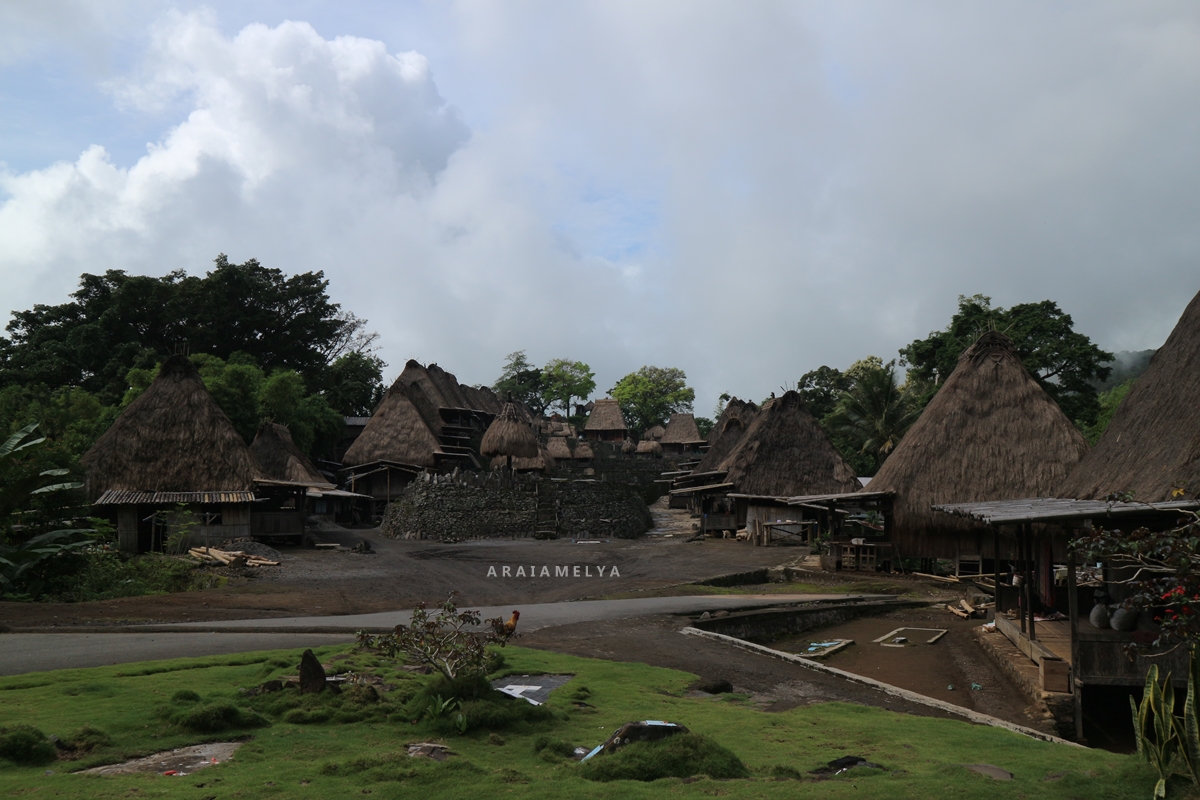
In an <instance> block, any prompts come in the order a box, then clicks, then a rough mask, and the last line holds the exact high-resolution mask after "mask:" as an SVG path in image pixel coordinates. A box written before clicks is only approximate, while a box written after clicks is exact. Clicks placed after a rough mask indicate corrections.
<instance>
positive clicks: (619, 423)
mask: <svg viewBox="0 0 1200 800" xmlns="http://www.w3.org/2000/svg"><path fill="white" fill-rule="evenodd" d="M583 429H584V430H585V431H627V430H629V428H628V427H627V426H626V425H625V417H624V416H623V415H622V414H621V404H620V403H618V402H617V401H616V400H611V399H605V400H597V401H596V407H595V408H593V409H592V413H591V415H590V416H589V417H588V419H587V424H585V425H584V426H583Z"/></svg>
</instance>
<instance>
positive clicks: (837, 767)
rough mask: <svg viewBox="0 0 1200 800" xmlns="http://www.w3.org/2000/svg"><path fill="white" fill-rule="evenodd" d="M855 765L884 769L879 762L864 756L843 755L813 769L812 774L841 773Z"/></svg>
mask: <svg viewBox="0 0 1200 800" xmlns="http://www.w3.org/2000/svg"><path fill="white" fill-rule="evenodd" d="M855 767H867V768H868V769H883V767H881V766H879V765H878V764H873V763H871V762H870V761H867V760H866V759H865V758H863V757H862V756H842V757H841V758H835V759H834V760H833V761H830V762H829V763H828V764H826V765H825V766H823V767H818V768H817V769H814V770H811V771H810V774H812V775H840V774H842V773H843V772H845V771H846V770H848V769H854V768H855Z"/></svg>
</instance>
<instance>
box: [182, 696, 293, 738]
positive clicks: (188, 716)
mask: <svg viewBox="0 0 1200 800" xmlns="http://www.w3.org/2000/svg"><path fill="white" fill-rule="evenodd" d="M167 719H168V720H170V721H171V722H172V723H173V724H175V725H178V726H179V727H181V728H183V729H184V730H188V731H192V732H193V733H218V732H220V731H226V730H229V729H231V728H262V727H265V726H267V725H270V724H271V723H270V721H268V720H267V718H266V717H264V716H263V715H261V714H259V713H257V712H254V711H249V710H247V709H244V708H239V707H237V706H235V705H232V704H230V703H205V704H203V705H194V704H193V705H189V706H188V707H186V708H182V709H179V710H178V711H172V712H170V713H169V714H168V715H167Z"/></svg>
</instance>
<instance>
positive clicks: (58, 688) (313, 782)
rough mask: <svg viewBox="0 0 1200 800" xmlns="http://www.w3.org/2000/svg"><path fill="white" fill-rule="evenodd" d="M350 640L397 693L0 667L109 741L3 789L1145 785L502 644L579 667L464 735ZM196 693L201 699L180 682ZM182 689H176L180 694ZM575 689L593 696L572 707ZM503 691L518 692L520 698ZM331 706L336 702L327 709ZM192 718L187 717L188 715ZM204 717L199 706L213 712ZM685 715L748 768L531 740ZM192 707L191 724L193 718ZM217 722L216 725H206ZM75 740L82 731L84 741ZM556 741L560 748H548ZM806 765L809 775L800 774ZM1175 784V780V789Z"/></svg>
mask: <svg viewBox="0 0 1200 800" xmlns="http://www.w3.org/2000/svg"><path fill="white" fill-rule="evenodd" d="M352 653H353V651H352V648H348V647H341V648H323V649H320V650H317V654H318V656H319V657H320V658H321V659H322V660H323V661H326V662H330V660H331V659H336V658H338V657H339V656H340V657H341V658H340V660H337V661H335V662H334V663H335V664H337V669H338V671H343V670H351V671H354V672H357V673H372V674H375V675H379V676H380V677H382V678H383V679H384V680H385V681H387V682H388V683H391V684H393V685H394V686H395V688H394V689H393V690H392V691H391V692H389V693H388V694H386V695H385V700H384V701H383V702H379V703H370V702H365V703H356V702H352V701H351V699H349V696H350V695H351V694H352V693H343V695H342V696H341V698H340V699H337V700H336V701H331V700H330V698H328V697H327V696H326V695H324V694H323V695H319V696H314V695H307V696H305V697H304V699H303V701H302V700H301V699H300V698H299V697H298V696H296V695H294V694H293V693H292V690H288V691H285V692H282V693H274V694H270V695H261V696H259V697H252V698H247V697H244V696H242V695H240V694H239V693H238V688H239V687H254V686H257V685H259V684H260V683H262V682H263V681H265V680H268V679H271V678H277V677H280V676H284V675H288V674H295V665H296V664H297V663H298V661H299V652H298V651H273V652H262V653H249V654H241V655H237V656H223V657H212V658H205V659H181V660H175V661H161V662H147V663H140V664H128V665H122V666H114V667H103V668H96V669H81V670H63V671H59V672H46V673H33V674H29V675H24V676H16V677H11V678H3V679H0V728H4V727H8V728H9V729H11V728H12V726H14V725H16V724H22V723H23V724H28V725H33V726H35V727H37V728H38V729H40V730H42V731H44V732H45V733H46V734H52V735H56V736H58V737H60V738H61V739H64V740H70V739H72V738H79V737H78V734H77V732H78V731H79V730H80V729H81V728H83V727H84V726H85V725H86V726H90V727H91V728H92V729H95V730H98V731H100V732H101V733H100V734H93V735H92V736H91V739H92V740H93V741H95V740H97V739H99V740H101V741H103V740H105V738H106V739H107V741H108V742H109V743H108V744H100V745H99V746H98V747H96V748H95V749H94V750H92V751H91V752H90V753H88V754H86V755H83V756H82V757H81V758H79V759H78V760H74V761H63V760H59V761H55V762H52V763H48V764H42V765H37V766H15V765H13V764H12V763H10V762H8V761H5V760H3V759H0V787H3V791H2V792H0V794H3V795H4V796H5V797H21V798H45V797H63V798H89V799H90V798H129V797H135V798H138V797H146V798H148V797H179V798H195V799H196V800H209V799H210V798H237V797H243V798H330V797H349V796H351V795H354V796H358V795H360V794H361V795H368V794H369V795H374V796H377V797H382V798H389V797H418V796H419V797H420V798H422V800H434V798H463V797H482V796H489V795H490V796H503V797H573V798H574V797H581V798H586V797H621V798H640V797H646V798H650V797H660V796H662V795H671V796H679V797H707V796H716V795H720V796H726V797H734V798H736V797H746V798H750V797H814V798H816V797H819V798H822V799H823V800H824V799H826V798H828V799H830V800H836V799H837V798H864V797H871V798H892V797H895V798H910V797H928V798H934V797H936V798H945V797H969V798H972V800H978V798H981V797H987V798H993V797H994V798H1010V797H1011V798H1040V797H1047V798H1065V797H1072V798H1073V797H1079V798H1088V799H1089V800H1103V798H1125V797H1135V798H1144V797H1148V796H1149V794H1150V792H1151V787H1152V786H1153V780H1152V779H1151V777H1150V773H1149V772H1148V770H1147V769H1146V768H1145V767H1144V766H1143V765H1142V764H1141V763H1140V762H1138V761H1136V760H1135V759H1134V758H1133V757H1130V756H1121V755H1114V754H1112V753H1107V752H1104V751H1094V750H1086V749H1082V748H1077V747H1071V746H1066V745H1054V744H1049V743H1045V742H1040V741H1035V740H1032V739H1028V738H1026V737H1023V736H1019V735H1017V734H1014V733H1010V732H1007V731H1003V730H999V729H994V728H986V727H980V726H973V725H969V724H966V723H963V722H957V721H952V720H939V719H928V718H921V717H913V716H908V715H903V714H895V713H891V712H888V711H883V710H879V709H875V708H866V707H859V706H852V705H843V704H837V703H827V704H819V705H814V706H808V707H802V708H796V709H793V710H791V711H787V712H783V713H766V712H763V711H760V710H758V709H756V708H754V707H751V706H748V705H747V704H746V702H745V698H744V696H718V697H716V698H691V697H688V696H686V695H687V691H686V687H687V686H688V685H689V683H690V682H691V681H693V680H694V676H692V675H688V674H686V673H682V672H677V671H673V670H666V669H659V668H655V667H648V666H644V665H639V664H625V663H616V662H608V661H600V660H592V659H583V658H576V657H571V656H563V655H557V654H553V653H546V652H542V651H536V650H523V649H520V648H515V647H509V648H507V649H506V650H505V652H504V655H505V657H506V659H507V668H506V670H505V671H506V672H508V673H511V674H517V675H520V674H526V673H528V674H536V673H542V672H550V673H556V674H567V673H569V674H573V675H574V676H575V678H574V679H573V680H572V681H571V682H569V683H568V684H567V685H566V686H563V687H561V688H560V689H558V690H556V691H555V693H554V694H553V695H552V696H551V701H550V703H549V704H548V706H549V707H550V709H551V710H552V711H553V716H552V718H550V719H547V720H543V721H538V722H525V723H521V725H519V726H517V727H513V728H508V729H503V730H496V731H488V730H484V729H480V730H474V731H470V732H468V733H467V734H466V735H465V736H459V735H457V734H455V733H453V732H450V733H448V734H446V733H442V734H440V735H439V734H438V733H437V732H436V731H435V730H434V726H436V725H439V724H441V725H443V727H442V730H443V731H444V730H445V727H444V724H445V723H438V722H421V723H419V724H415V725H414V724H413V723H412V722H411V719H410V714H406V713H404V712H403V711H402V705H403V701H405V700H407V699H409V698H411V697H412V696H413V695H414V693H415V692H416V691H417V690H418V689H420V688H421V683H422V682H423V681H428V680H429V678H427V677H425V676H413V675H411V674H410V673H406V672H404V671H402V670H400V669H399V665H398V664H396V663H395V662H391V661H387V660H384V659H380V658H379V657H377V656H374V655H371V654H365V653H359V654H353V655H350V656H349V657H346V656H347V654H352ZM189 692H194V693H195V694H196V695H199V698H200V699H199V700H198V701H197V700H196V699H195V698H194V697H190V696H189V695H188V694H187V693H189ZM180 693H182V694H180ZM580 700H585V701H586V703H587V704H588V705H587V707H580V706H579V705H577V703H578V702H579V701H580ZM513 702H514V703H521V702H522V701H517V700H514V701H513ZM339 704H340V705H339ZM223 705H224V706H228V705H235V706H239V707H241V709H242V713H243V716H242V723H244V724H249V725H252V724H254V719H255V718H256V717H258V719H259V724H260V725H262V723H263V722H265V721H269V722H270V724H269V725H266V726H261V727H242V728H234V729H232V730H225V731H213V732H210V733H199V732H196V731H195V730H189V729H188V728H187V727H186V725H187V724H192V725H195V724H196V720H195V719H194V718H196V717H199V718H201V719H202V724H201V727H203V725H204V724H210V723H211V722H212V719H211V718H208V723H203V719H205V718H204V715H203V714H202V713H199V712H197V713H193V711H192V710H194V709H201V710H203V709H213V708H220V707H221V706H223ZM189 714H191V715H192V716H191V718H190V717H189V716H188V715H189ZM210 717H211V715H210ZM647 718H649V719H666V720H671V721H675V722H679V723H682V724H684V725H687V726H688V727H689V728H691V730H692V731H694V732H697V733H700V734H703V735H705V736H707V737H710V738H711V739H712V740H715V741H716V742H717V743H719V744H721V745H724V746H725V747H727V748H729V749H730V750H732V751H733V752H734V753H736V754H737V755H738V756H740V757H741V759H742V760H743V761H744V762H745V764H746V766H747V767H749V770H750V773H751V777H750V778H748V779H741V780H725V781H716V780H711V779H708V778H698V779H693V780H690V781H684V780H680V779H675V778H671V779H664V780H660V781H656V782H654V783H639V782H633V781H620V782H615V783H595V782H591V781H588V780H585V779H584V778H583V777H581V776H580V774H579V767H578V765H576V764H574V763H573V762H570V761H568V760H564V759H563V758H561V757H560V756H558V755H555V754H554V753H553V752H552V751H553V749H554V748H550V749H545V750H543V751H542V752H541V753H538V752H536V751H535V742H536V741H537V740H538V738H539V737H542V738H543V740H544V738H545V737H547V736H548V737H550V738H552V739H553V740H555V741H557V742H558V743H560V744H561V743H569V744H572V745H582V746H585V747H589V748H590V747H592V746H594V745H596V744H599V743H600V742H601V741H603V740H604V739H605V738H606V737H607V736H608V735H609V734H610V733H611V732H612V731H613V730H614V729H615V728H616V727H617V726H619V725H621V724H622V723H624V722H627V721H630V720H635V719H647ZM189 719H190V723H189ZM210 727H211V725H210ZM85 738H86V737H85ZM431 738H435V739H439V740H441V741H444V742H445V743H447V744H449V745H450V747H451V748H452V750H453V751H454V752H455V753H457V754H458V755H456V756H454V757H452V758H450V759H449V760H448V761H446V762H444V763H434V762H431V761H428V760H426V759H412V758H409V757H408V756H407V755H406V753H405V750H404V745H405V744H407V743H410V742H415V741H424V740H427V739H431ZM231 739H246V740H247V742H246V744H245V745H244V746H243V747H242V748H241V750H240V751H238V753H237V755H236V757H235V758H234V760H232V761H230V762H227V763H225V764H220V765H217V766H212V767H208V768H206V769H204V770H200V771H198V772H195V773H192V774H190V775H187V776H185V777H175V776H163V775H159V774H140V775H125V776H111V777H109V776H104V777H101V776H86V775H74V774H71V772H72V771H74V770H78V769H81V768H83V767H86V766H94V765H97V764H102V763H114V762H118V761H121V760H123V759H125V758H129V757H134V756H141V755H147V754H150V753H154V752H158V751H161V750H165V749H168V748H171V747H179V746H183V745H187V744H197V743H200V742H205V741H229V740H231ZM560 749H561V748H560ZM844 755H860V756H864V757H866V758H867V759H869V760H870V761H873V762H876V763H878V764H880V765H882V766H883V767H884V769H883V770H861V769H859V770H854V771H852V772H850V773H847V774H846V775H843V776H839V777H836V778H830V779H824V780H817V779H815V778H813V777H812V776H809V775H808V774H807V773H808V771H809V770H812V769H815V768H817V767H820V766H822V765H823V764H824V763H825V762H827V761H830V760H831V759H834V758H837V757H840V756H844ZM973 763H988V764H993V765H996V766H999V767H1002V768H1004V769H1006V770H1009V771H1010V772H1012V773H1013V774H1014V775H1015V779H1014V780H1012V781H1005V782H997V781H994V780H992V779H991V778H988V777H985V776H983V775H979V774H977V773H974V772H970V771H968V770H967V769H965V768H964V767H963V766H962V765H964V764H973ZM798 776H803V777H798ZM1174 789H1175V794H1178V793H1179V792H1180V791H1181V790H1182V786H1179V787H1174Z"/></svg>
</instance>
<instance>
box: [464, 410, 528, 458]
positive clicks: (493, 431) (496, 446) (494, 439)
mask: <svg viewBox="0 0 1200 800" xmlns="http://www.w3.org/2000/svg"><path fill="white" fill-rule="evenodd" d="M479 452H480V453H482V454H483V455H484V456H485V457H487V458H491V457H492V456H512V457H513V458H536V457H537V454H538V441H537V435H536V434H534V432H533V428H531V427H529V424H528V423H527V422H525V421H524V420H522V419H521V417H520V415H519V414H518V412H517V409H516V407H515V406H514V405H513V404H512V403H505V404H504V409H503V410H502V411H501V412H500V415H499V416H498V417H496V418H495V419H494V420H492V424H491V425H490V426H488V429H487V433H485V434H484V435H483V442H482V443H481V444H480V446H479Z"/></svg>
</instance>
